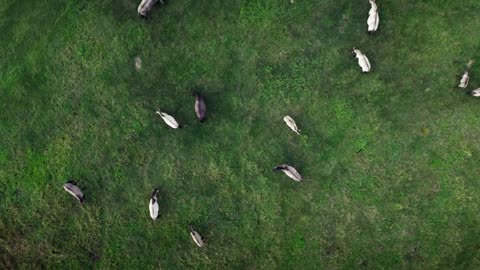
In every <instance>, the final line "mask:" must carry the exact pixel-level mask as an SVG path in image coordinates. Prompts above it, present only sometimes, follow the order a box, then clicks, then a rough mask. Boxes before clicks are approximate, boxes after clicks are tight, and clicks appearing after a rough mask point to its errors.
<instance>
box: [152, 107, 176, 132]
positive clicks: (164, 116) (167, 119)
mask: <svg viewBox="0 0 480 270" xmlns="http://www.w3.org/2000/svg"><path fill="white" fill-rule="evenodd" d="M155 113H156V114H158V115H160V117H162V119H163V121H165V123H166V124H167V125H168V126H170V127H171V128H173V129H177V128H181V126H180V125H179V124H178V122H177V120H175V118H173V116H171V115H168V114H166V113H164V112H161V111H160V110H158V111H156V112H155Z"/></svg>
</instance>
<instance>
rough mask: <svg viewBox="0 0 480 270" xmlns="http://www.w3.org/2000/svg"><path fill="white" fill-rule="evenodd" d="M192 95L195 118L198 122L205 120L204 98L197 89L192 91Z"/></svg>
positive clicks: (205, 107)
mask: <svg viewBox="0 0 480 270" xmlns="http://www.w3.org/2000/svg"><path fill="white" fill-rule="evenodd" d="M192 96H195V113H196V114H197V118H198V120H200V122H203V121H205V117H207V105H206V104H205V100H204V99H203V96H202V95H201V94H200V93H199V92H197V91H193V92H192Z"/></svg>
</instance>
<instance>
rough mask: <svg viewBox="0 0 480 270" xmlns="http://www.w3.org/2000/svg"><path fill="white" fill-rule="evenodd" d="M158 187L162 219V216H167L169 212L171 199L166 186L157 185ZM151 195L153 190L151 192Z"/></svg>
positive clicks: (159, 215) (159, 210)
mask: <svg viewBox="0 0 480 270" xmlns="http://www.w3.org/2000/svg"><path fill="white" fill-rule="evenodd" d="M156 189H158V194H157V202H158V218H159V219H160V218H161V217H163V216H165V214H166V213H168V210H169V208H170V207H169V204H168V202H169V201H170V199H169V196H168V193H167V192H166V190H165V189H164V188H161V187H156ZM152 191H153V189H152ZM149 196H151V192H150V193H149Z"/></svg>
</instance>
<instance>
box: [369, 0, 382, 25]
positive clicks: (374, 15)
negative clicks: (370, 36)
mask: <svg viewBox="0 0 480 270" xmlns="http://www.w3.org/2000/svg"><path fill="white" fill-rule="evenodd" d="M369 2H370V5H371V8H370V11H369V12H368V19H367V24H368V33H372V32H375V31H377V29H378V23H379V22H380V18H379V17H378V8H377V4H376V3H375V0H369Z"/></svg>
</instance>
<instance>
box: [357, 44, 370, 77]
mask: <svg viewBox="0 0 480 270" xmlns="http://www.w3.org/2000/svg"><path fill="white" fill-rule="evenodd" d="M353 53H354V54H355V57H357V59H358V65H359V66H360V67H361V68H362V72H369V71H370V69H371V66H370V61H369V60H368V58H367V56H366V55H365V54H363V53H362V52H361V51H360V50H358V49H355V48H353Z"/></svg>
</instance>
